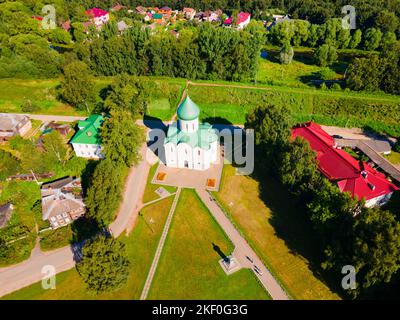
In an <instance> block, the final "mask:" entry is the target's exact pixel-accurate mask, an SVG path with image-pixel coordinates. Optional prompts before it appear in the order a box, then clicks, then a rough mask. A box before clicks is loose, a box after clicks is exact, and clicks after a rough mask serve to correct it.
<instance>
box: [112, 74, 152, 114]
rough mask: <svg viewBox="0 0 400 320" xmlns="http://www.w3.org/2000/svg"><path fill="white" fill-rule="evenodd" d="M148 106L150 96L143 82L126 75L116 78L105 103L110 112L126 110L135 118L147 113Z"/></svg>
mask: <svg viewBox="0 0 400 320" xmlns="http://www.w3.org/2000/svg"><path fill="white" fill-rule="evenodd" d="M147 104H148V95H147V92H146V89H145V86H144V85H143V81H141V80H139V79H138V78H136V77H130V76H129V75H127V74H125V73H124V74H122V75H119V76H117V77H116V79H115V80H114V82H113V83H112V84H111V91H110V93H109V94H108V96H107V98H106V100H105V102H104V105H105V107H106V108H107V109H108V111H112V110H125V111H129V112H131V114H132V115H133V116H134V117H139V116H143V115H144V113H145V112H146V111H147Z"/></svg>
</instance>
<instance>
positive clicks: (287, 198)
mask: <svg viewBox="0 0 400 320" xmlns="http://www.w3.org/2000/svg"><path fill="white" fill-rule="evenodd" d="M252 178H254V179H255V180H257V181H258V182H259V192H260V199H261V200H262V201H263V202H264V203H265V205H266V206H267V207H268V208H269V209H270V210H271V217H270V219H269V223H270V224H271V226H272V227H273V228H274V230H275V234H276V235H277V236H278V237H279V238H280V239H282V240H283V241H284V242H285V244H286V246H287V247H288V248H289V250H290V253H292V254H293V255H300V256H302V257H304V258H305V259H306V260H307V264H308V266H309V268H310V270H311V271H312V273H313V275H314V276H315V277H316V278H317V279H319V280H320V281H321V282H323V283H325V284H326V285H327V286H328V287H329V288H330V289H331V290H332V291H333V292H335V293H337V294H338V295H342V296H343V290H342V288H341V286H340V282H338V281H337V280H338V276H340V270H339V271H338V274H337V275H336V274H335V275H333V273H332V271H331V272H326V271H324V270H323V269H322V268H321V262H322V261H323V257H322V250H321V248H320V246H319V244H320V242H321V241H320V239H319V237H318V235H317V234H316V232H315V231H314V230H313V228H312V225H311V223H310V222H309V220H308V213H307V208H306V206H305V203H304V202H303V201H301V200H300V199H298V198H296V197H295V196H294V195H292V194H290V193H289V191H288V190H287V189H286V187H285V186H283V185H282V184H281V183H280V182H279V181H278V180H277V179H276V178H274V177H272V175H271V174H267V173H266V172H265V170H262V169H261V168H260V167H259V166H258V165H257V162H256V167H255V170H254V173H253V174H252Z"/></svg>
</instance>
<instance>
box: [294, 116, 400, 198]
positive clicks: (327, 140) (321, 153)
mask: <svg viewBox="0 0 400 320" xmlns="http://www.w3.org/2000/svg"><path fill="white" fill-rule="evenodd" d="M292 136H293V137H294V138H295V137H298V136H300V137H302V138H304V139H305V140H307V141H308V142H309V143H310V146H311V148H312V149H313V150H314V151H315V152H316V154H317V160H318V168H319V170H320V171H321V173H322V174H323V175H324V176H325V177H327V178H328V179H329V180H331V181H335V182H337V185H338V187H339V189H340V190H341V191H342V192H345V191H347V192H350V194H351V195H352V196H353V197H357V198H358V199H359V200H361V199H362V198H365V199H366V200H370V199H373V198H376V197H379V196H383V195H385V194H389V193H392V192H393V191H396V190H398V188H397V187H396V186H395V185H394V184H393V183H391V182H390V181H388V180H387V179H386V177H385V175H384V174H382V173H380V172H378V171H376V170H375V169H373V168H372V167H370V166H369V165H368V164H366V163H365V162H358V161H357V160H356V159H354V158H353V157H352V156H350V155H349V154H348V153H347V152H345V151H343V150H341V149H337V148H336V145H335V140H334V139H333V138H332V137H331V136H330V135H329V134H328V133H326V132H325V131H324V130H323V129H322V128H321V126H319V125H318V124H316V123H313V122H308V123H305V124H302V125H300V126H298V127H296V128H293V129H292Z"/></svg>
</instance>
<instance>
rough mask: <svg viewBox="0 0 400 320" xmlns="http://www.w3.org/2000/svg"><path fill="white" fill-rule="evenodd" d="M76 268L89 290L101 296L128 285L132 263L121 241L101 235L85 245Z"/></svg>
mask: <svg viewBox="0 0 400 320" xmlns="http://www.w3.org/2000/svg"><path fill="white" fill-rule="evenodd" d="M76 268H77V270H78V272H79V275H80V276H81V277H82V279H83V281H84V282H85V284H86V286H87V289H88V290H89V291H90V292H94V293H96V294H99V293H102V292H110V291H115V290H117V289H120V288H121V287H122V286H123V285H124V284H126V282H127V280H128V276H129V268H130V261H129V259H128V256H127V253H126V249H125V245H124V244H123V243H122V242H121V241H119V240H115V239H113V238H112V237H107V236H103V235H101V236H98V237H97V238H95V239H94V240H89V241H88V242H86V243H85V245H84V246H83V248H82V258H81V260H80V261H79V262H78V263H77V265H76Z"/></svg>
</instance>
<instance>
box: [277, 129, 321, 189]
mask: <svg viewBox="0 0 400 320" xmlns="http://www.w3.org/2000/svg"><path fill="white" fill-rule="evenodd" d="M317 176H318V172H317V163H316V155H315V152H314V151H313V150H312V149H311V147H310V144H309V143H308V142H307V141H306V140H304V139H302V138H300V137H297V138H296V139H295V140H293V141H292V142H290V143H288V144H287V145H286V148H285V149H284V151H283V152H282V154H281V160H280V166H279V177H280V180H281V181H282V183H283V184H285V185H286V186H288V187H289V188H290V190H291V191H292V192H295V193H297V194H299V193H301V192H305V191H307V190H310V189H312V188H313V183H314V181H315V179H316V177H317Z"/></svg>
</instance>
